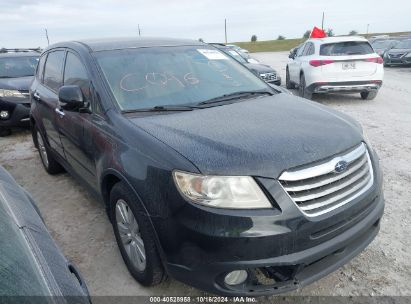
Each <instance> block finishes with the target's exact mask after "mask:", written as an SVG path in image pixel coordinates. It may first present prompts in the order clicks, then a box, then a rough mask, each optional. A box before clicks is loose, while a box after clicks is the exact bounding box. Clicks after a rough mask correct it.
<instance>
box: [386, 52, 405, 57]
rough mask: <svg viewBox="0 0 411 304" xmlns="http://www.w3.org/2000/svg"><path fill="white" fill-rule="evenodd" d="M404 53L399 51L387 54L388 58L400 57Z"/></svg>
mask: <svg viewBox="0 0 411 304" xmlns="http://www.w3.org/2000/svg"><path fill="white" fill-rule="evenodd" d="M403 55H404V54H403V53H400V54H388V56H390V58H400V57H402V56H403Z"/></svg>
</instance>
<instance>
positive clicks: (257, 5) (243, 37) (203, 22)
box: [0, 0, 411, 48]
mask: <svg viewBox="0 0 411 304" xmlns="http://www.w3.org/2000/svg"><path fill="white" fill-rule="evenodd" d="M0 7H1V10H0V47H7V48H13V47H39V46H40V47H45V46H47V40H46V36H45V31H44V29H45V28H47V30H48V34H49V38H50V43H51V44H52V43H56V42H60V41H67V40H81V39H88V38H100V37H130V36H138V25H140V29H141V35H142V36H151V37H153V36H155V37H175V38H191V39H199V38H202V39H204V41H206V42H224V19H225V18H226V19H227V34H228V41H231V42H234V41H249V40H250V38H251V36H252V35H254V34H255V35H257V37H258V40H273V39H276V38H277V37H278V35H283V36H285V37H287V38H299V37H301V36H302V35H303V33H304V32H305V31H306V30H308V29H311V28H312V27H313V26H315V25H316V26H319V27H320V26H321V17H322V12H323V11H324V12H325V22H324V27H325V28H332V29H333V30H334V33H335V34H337V35H340V34H348V32H349V31H351V30H356V31H358V32H360V33H365V32H366V31H367V24H369V31H370V32H373V33H376V32H396V31H411V17H410V14H409V12H410V11H411V1H410V0H396V1H395V5H392V6H389V5H388V4H387V3H386V1H378V0H374V1H361V0H344V1H337V0H315V1H303V0H293V1H290V0H247V1H244V0H217V1H216V0H146V1H140V0H117V1H115V0H94V1H90V0H88V1H87V0H0Z"/></svg>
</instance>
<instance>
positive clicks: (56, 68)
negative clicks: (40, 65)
mask: <svg viewBox="0 0 411 304" xmlns="http://www.w3.org/2000/svg"><path fill="white" fill-rule="evenodd" d="M64 53H65V52H64V51H54V52H51V53H49V54H48V56H47V61H46V67H45V68H44V85H46V86H47V87H49V88H50V89H51V90H53V91H55V92H57V91H58V89H59V88H60V87H61V85H62V82H63V60H64Z"/></svg>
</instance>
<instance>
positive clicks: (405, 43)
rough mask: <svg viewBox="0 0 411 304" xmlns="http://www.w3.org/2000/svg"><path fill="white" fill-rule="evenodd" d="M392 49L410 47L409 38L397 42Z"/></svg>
mask: <svg viewBox="0 0 411 304" xmlns="http://www.w3.org/2000/svg"><path fill="white" fill-rule="evenodd" d="M394 49H411V39H407V40H402V41H400V42H398V44H397V45H396V46H395V47H394Z"/></svg>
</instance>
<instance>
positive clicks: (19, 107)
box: [0, 49, 40, 136]
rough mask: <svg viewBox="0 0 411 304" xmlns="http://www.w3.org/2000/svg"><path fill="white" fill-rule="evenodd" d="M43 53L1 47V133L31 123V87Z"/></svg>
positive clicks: (0, 134) (5, 133)
mask: <svg viewBox="0 0 411 304" xmlns="http://www.w3.org/2000/svg"><path fill="white" fill-rule="evenodd" d="M39 55H40V52H39V51H32V50H28V49H23V50H22V49H13V50H7V49H1V50H0V136H2V135H3V136H4V135H8V134H10V132H11V128H12V127H28V126H29V125H30V119H29V113H30V96H29V88H30V84H31V82H32V81H33V75H34V71H35V69H36V66H37V61H38V57H39Z"/></svg>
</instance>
